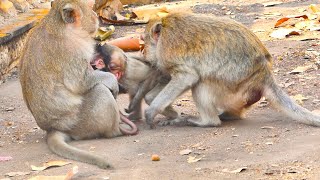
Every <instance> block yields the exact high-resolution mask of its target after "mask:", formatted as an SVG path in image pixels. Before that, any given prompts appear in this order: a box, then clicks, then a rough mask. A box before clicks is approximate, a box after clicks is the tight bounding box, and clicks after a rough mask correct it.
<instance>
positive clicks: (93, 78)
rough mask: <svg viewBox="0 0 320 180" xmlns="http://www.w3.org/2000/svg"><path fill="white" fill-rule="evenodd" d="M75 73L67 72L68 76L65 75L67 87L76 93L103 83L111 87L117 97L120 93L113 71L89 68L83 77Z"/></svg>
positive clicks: (85, 91)
mask: <svg viewBox="0 0 320 180" xmlns="http://www.w3.org/2000/svg"><path fill="white" fill-rule="evenodd" d="M75 74H76V73H74V74H73V73H66V76H65V77H64V85H65V87H66V88H67V89H69V90H70V91H72V92H74V93H78V94H84V93H87V92H88V91H90V90H91V89H92V88H93V87H94V86H95V85H97V84H100V83H101V84H103V85H105V86H106V87H107V88H109V89H110V91H111V92H112V94H113V95H114V96H115V97H116V96H117V95H118V92H119V86H118V81H117V79H116V77H115V76H114V75H113V74H112V73H109V72H102V71H99V70H95V71H93V70H87V72H86V73H85V74H84V75H83V77H82V78H81V77H79V75H78V76H76V77H75Z"/></svg>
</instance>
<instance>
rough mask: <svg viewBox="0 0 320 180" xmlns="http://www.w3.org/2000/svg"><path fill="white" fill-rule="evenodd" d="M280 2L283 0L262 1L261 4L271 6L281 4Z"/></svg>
mask: <svg viewBox="0 0 320 180" xmlns="http://www.w3.org/2000/svg"><path fill="white" fill-rule="evenodd" d="M282 3H283V2H281V1H271V2H266V3H263V6H264V7H271V6H275V5H279V4H282Z"/></svg>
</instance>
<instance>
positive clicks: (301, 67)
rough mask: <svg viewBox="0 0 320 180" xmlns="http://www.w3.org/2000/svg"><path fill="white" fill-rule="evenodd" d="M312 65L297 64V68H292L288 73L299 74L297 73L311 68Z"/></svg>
mask: <svg viewBox="0 0 320 180" xmlns="http://www.w3.org/2000/svg"><path fill="white" fill-rule="evenodd" d="M312 68H313V67H312V65H308V66H298V67H297V68H295V69H294V70H292V71H291V72H289V74H299V73H303V72H305V71H307V70H309V69H312Z"/></svg>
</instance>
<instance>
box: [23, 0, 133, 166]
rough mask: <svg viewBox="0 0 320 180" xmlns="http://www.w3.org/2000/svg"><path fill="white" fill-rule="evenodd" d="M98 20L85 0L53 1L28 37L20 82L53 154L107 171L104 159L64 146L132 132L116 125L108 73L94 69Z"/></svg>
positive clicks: (112, 81)
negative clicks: (93, 36)
mask: <svg viewBox="0 0 320 180" xmlns="http://www.w3.org/2000/svg"><path fill="white" fill-rule="evenodd" d="M96 28H97V20H96V15H95V14H94V12H93V11H92V10H91V9H90V8H89V7H88V6H87V4H86V1H85V0H55V1H54V2H53V4H52V8H51V10H50V12H49V14H48V15H47V16H46V17H45V18H44V19H43V20H42V21H41V22H40V24H39V25H38V26H36V27H35V28H34V29H32V31H31V32H30V34H29V37H28V39H27V42H26V46H25V50H24V52H23V54H22V59H21V67H20V73H21V74H20V82H21V86H22V92H23V97H24V100H25V102H26V104H27V107H28V109H29V110H30V111H31V113H32V115H33V116H34V118H35V120H36V122H37V124H38V125H39V126H40V128H41V129H43V130H45V131H47V134H48V135H47V143H48V146H49V148H50V149H51V150H52V151H53V152H55V153H56V154H58V155H60V156H63V157H65V158H69V159H73V160H78V161H82V162H86V163H90V164H94V165H97V166H99V167H100V168H108V167H110V164H109V163H108V161H106V160H105V159H104V158H102V157H99V156H96V155H93V154H91V153H89V152H86V151H83V150H79V149H77V148H74V147H72V146H70V145H68V144H67V142H68V141H70V140H72V139H73V140H80V139H92V138H97V137H107V138H111V137H115V136H120V135H123V134H135V133H136V132H137V127H136V126H135V125H134V124H133V123H132V122H130V121H128V120H127V119H125V118H124V117H122V120H123V121H125V122H126V123H128V124H129V125H130V126H131V127H132V130H131V131H130V130H127V129H126V128H124V127H122V126H120V114H119V108H118V105H117V103H116V101H115V99H114V97H113V95H112V93H111V91H112V92H113V94H114V95H115V96H116V95H117V92H118V84H117V80H116V78H115V76H114V75H113V74H111V73H106V72H101V71H94V70H93V69H92V67H91V66H90V64H89V62H90V61H91V60H92V59H93V58H94V54H95V52H94V50H95V49H94V48H95V42H94V41H93V39H92V38H91V34H93V33H94V32H95V31H96Z"/></svg>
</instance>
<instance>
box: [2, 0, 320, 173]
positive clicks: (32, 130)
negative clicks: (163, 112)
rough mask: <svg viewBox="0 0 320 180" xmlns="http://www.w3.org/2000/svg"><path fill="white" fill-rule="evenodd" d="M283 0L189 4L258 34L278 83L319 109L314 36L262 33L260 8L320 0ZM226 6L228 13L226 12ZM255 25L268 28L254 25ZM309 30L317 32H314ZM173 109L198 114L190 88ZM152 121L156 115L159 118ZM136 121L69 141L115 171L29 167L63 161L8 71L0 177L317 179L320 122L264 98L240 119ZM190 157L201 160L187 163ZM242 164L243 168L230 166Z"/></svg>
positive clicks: (289, 7) (269, 20)
mask: <svg viewBox="0 0 320 180" xmlns="http://www.w3.org/2000/svg"><path fill="white" fill-rule="evenodd" d="M262 2H268V1H266V0H265V1H261V3H262ZM282 2H283V3H282V4H279V5H276V6H272V7H264V6H263V5H261V4H258V3H256V1H250V0H248V1H245V0H242V1H238V0H237V1H227V0H225V1H214V3H215V4H210V5H198V6H194V7H193V10H194V11H195V12H196V13H208V14H209V13H213V14H216V15H225V16H230V17H231V18H235V19H236V20H237V21H240V22H242V23H244V24H245V25H247V26H248V27H249V28H250V29H252V30H253V31H254V32H256V33H257V35H258V36H259V37H260V38H261V39H262V41H263V43H264V44H265V45H266V47H267V48H268V49H269V51H270V53H271V54H272V56H273V57H274V65H273V68H274V72H275V77H276V79H277V82H278V83H279V84H280V85H281V86H282V87H283V88H284V89H285V90H286V91H287V92H288V93H289V95H291V96H296V95H299V94H300V95H302V96H303V97H306V98H307V99H306V100H304V101H302V106H304V107H306V108H308V109H309V110H311V111H313V110H319V109H320V70H319V65H318V66H317V61H319V56H318V57H317V56H313V55H310V53H309V52H319V49H320V42H319V40H312V39H311V40H310V39H309V40H305V41H299V40H296V39H294V37H289V38H286V39H283V40H275V39H271V38H268V36H264V35H263V33H270V31H269V30H270V29H271V28H272V26H273V24H274V23H275V22H276V20H277V19H278V18H279V17H280V16H276V17H272V16H271V17H266V16H265V13H267V12H280V13H282V15H281V16H285V15H291V14H297V9H300V8H305V9H307V8H308V6H309V5H310V4H311V3H319V1H312V0H308V1H307V0H305V1H303V0H299V1H298V0H296V1H282ZM259 3H260V2H259ZM223 6H226V8H224V7H223ZM237 7H238V8H237ZM226 9H227V10H228V9H229V10H231V11H232V14H230V13H227V15H226ZM136 28H137V27H134V26H130V27H123V28H122V27H118V29H121V31H119V32H117V33H119V34H120V35H121V33H123V32H125V31H135V29H136ZM258 28H259V29H264V30H266V32H264V31H255V29H258ZM259 33H261V34H259ZM119 34H118V35H119ZM311 35H316V36H318V37H320V36H319V35H320V33H319V32H314V33H312V34H311ZM235 40H236V39H235ZM230 43H232V42H230ZM306 65H312V66H313V68H311V69H309V70H308V71H306V72H303V73H300V74H289V72H290V71H292V70H293V69H295V68H296V67H297V66H306ZM317 67H318V68H317ZM118 102H119V104H120V106H121V107H122V108H124V107H126V106H127V105H128V97H127V95H120V96H119V98H118ZM174 107H175V108H176V109H177V110H179V111H180V112H182V113H184V114H192V115H194V114H197V110H196V108H195V106H194V103H193V101H192V97H191V95H190V92H188V93H186V94H185V95H183V96H181V97H180V98H179V99H178V100H177V101H176V102H175V104H174ZM157 119H158V120H161V117H158V118H157ZM138 125H139V128H140V132H139V134H138V135H136V136H127V137H117V138H113V139H97V140H88V141H78V142H71V144H72V145H73V146H76V147H78V148H81V149H84V150H88V151H92V152H94V153H95V154H100V155H101V156H103V157H105V158H106V159H108V160H109V161H110V162H111V163H112V164H113V165H114V169H111V170H101V169H99V168H97V167H95V166H92V165H88V164H84V163H80V162H76V161H70V162H72V164H70V165H66V166H64V167H56V168H50V169H47V170H44V171H40V172H34V171H31V165H37V166H40V165H41V164H42V163H44V162H46V161H49V160H65V159H63V158H61V157H59V156H57V155H55V154H53V153H52V152H50V151H49V149H48V147H47V145H46V141H45V133H44V132H43V131H42V130H40V129H39V128H38V127H37V125H36V123H35V121H34V119H33V117H32V116H31V114H30V112H28V110H27V108H26V106H25V104H24V102H23V99H22V95H21V87H20V84H19V81H18V75H16V76H15V75H13V76H12V77H11V78H9V79H8V80H7V81H6V82H5V83H4V84H2V85H1V86H0V156H11V157H12V159H11V160H9V161H5V162H0V179H2V178H9V177H8V176H6V175H5V174H7V173H10V172H27V173H28V175H20V176H16V177H10V179H28V178H31V177H33V176H37V175H64V174H66V173H67V172H68V171H69V170H70V169H72V167H73V166H78V168H79V172H78V173H77V174H76V175H75V176H74V179H320V128H317V127H310V126H307V125H303V124H299V123H297V122H294V121H292V120H290V119H289V118H287V117H286V116H284V115H282V114H281V113H280V112H278V111H277V110H275V109H273V108H271V107H269V105H268V104H267V105H266V104H265V102H259V103H257V105H256V106H255V107H254V108H253V109H251V110H250V111H249V112H248V113H247V116H246V118H245V119H243V120H235V121H227V122H223V124H222V126H221V127H214V128H199V127H184V126H179V127H175V126H166V127H161V126H158V127H157V128H156V129H149V127H148V126H146V125H145V124H144V123H143V122H140V123H138ZM185 149H189V150H191V151H192V152H191V153H190V154H189V155H180V154H179V152H180V151H182V150H185ZM152 154H158V155H159V156H160V158H161V160H160V161H157V162H155V161H151V155H152ZM189 156H192V157H196V158H201V160H200V161H198V162H194V163H188V161H187V160H188V158H189ZM239 168H243V170H242V171H241V172H239V173H236V172H233V171H234V170H239Z"/></svg>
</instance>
